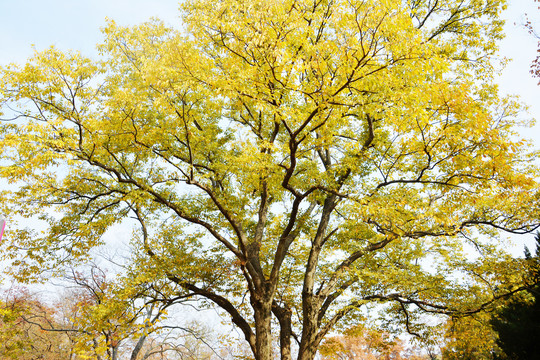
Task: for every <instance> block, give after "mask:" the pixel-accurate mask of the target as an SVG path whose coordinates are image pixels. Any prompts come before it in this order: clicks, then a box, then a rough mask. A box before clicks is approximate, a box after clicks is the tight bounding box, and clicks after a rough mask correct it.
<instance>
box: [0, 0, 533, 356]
mask: <svg viewBox="0 0 540 360" xmlns="http://www.w3.org/2000/svg"><path fill="white" fill-rule="evenodd" d="M503 7H504V1H502V0H459V1H458V0H438V1H433V0H415V1H379V0H377V1H375V0H362V1H354V0H352V1H339V0H336V1H326V0H323V1H315V2H313V1H307V0H295V1H262V0H250V1H236V0H223V1H219V2H215V1H207V0H203V1H187V2H186V3H183V5H182V9H183V12H182V21H183V23H182V29H183V30H175V29H172V28H168V27H166V26H165V25H163V24H162V23H160V22H158V21H154V22H150V23H145V24H142V25H140V26H136V27H133V28H123V27H120V26H117V25H116V24H114V23H113V22H111V23H110V24H109V26H108V27H107V28H106V29H105V37H106V38H105V42H104V43H103V44H102V45H101V46H100V50H101V52H102V55H103V58H102V60H99V61H93V60H91V59H88V58H85V57H83V56H82V55H80V54H77V53H62V52H59V51H58V50H56V49H54V48H51V49H49V50H47V51H44V52H42V53H37V54H36V55H35V56H34V57H33V58H32V59H30V60H29V62H28V63H27V64H26V65H24V66H16V65H11V66H9V67H6V68H4V69H3V70H2V76H1V79H2V80H1V83H0V88H1V89H2V90H1V94H2V95H1V99H0V102H1V103H3V104H4V107H3V109H4V110H3V111H4V118H5V119H11V120H9V121H8V120H6V121H4V122H3V124H2V128H1V130H0V136H1V139H2V142H1V150H0V151H1V154H2V157H3V159H4V160H3V161H4V162H3V163H2V167H1V169H0V175H1V176H2V177H4V178H7V179H9V181H10V182H14V183H17V184H20V188H19V189H18V190H15V191H5V192H4V193H3V194H2V197H3V202H2V204H1V205H0V206H1V209H0V211H1V212H2V213H5V214H9V215H10V224H12V223H13V222H14V221H15V220H17V218H18V217H21V218H29V217H32V216H39V218H40V219H42V220H44V221H46V222H47V224H48V227H47V230H46V231H45V233H44V234H43V235H40V234H37V233H34V232H32V231H31V229H25V228H23V227H22V226H21V227H20V228H19V229H18V230H16V231H15V230H10V231H8V232H7V233H6V238H7V239H6V240H5V241H6V244H4V245H3V248H4V254H5V256H6V257H7V258H9V259H10V261H11V262H12V267H11V269H12V270H11V274H13V275H14V276H18V277H19V278H23V279H25V280H27V281H29V280H32V279H39V277H40V276H42V275H40V274H43V273H49V272H53V273H54V271H55V270H56V269H60V268H62V267H64V266H67V265H69V264H70V263H72V264H73V263H77V262H81V261H84V260H85V259H87V258H88V256H91V251H90V250H91V249H92V248H94V247H96V246H98V245H100V244H102V243H103V241H104V236H103V235H104V234H105V232H106V231H107V230H108V229H109V228H111V227H112V226H114V225H115V224H124V225H125V226H127V225H129V224H133V222H129V220H127V219H134V221H135V222H136V225H133V227H134V233H133V247H134V249H135V252H134V253H133V256H132V257H133V259H132V263H131V265H130V266H132V270H130V271H131V274H133V276H130V277H126V279H127V280H126V281H128V280H129V281H131V282H132V283H134V284H145V283H148V282H153V281H160V282H162V283H170V284H172V285H171V286H170V291H171V293H170V294H167V296H174V295H178V296H191V297H194V298H197V299H201V300H202V301H205V304H206V305H205V306H215V307H217V308H219V309H221V311H222V312H223V313H225V314H227V315H228V316H229V317H230V319H231V323H232V324H234V326H236V327H237V328H238V329H239V330H240V331H241V333H242V334H243V337H244V338H245V340H246V342H247V343H248V344H249V346H250V348H251V350H252V352H253V356H254V358H255V359H257V360H268V359H270V358H271V357H272V356H273V355H272V343H273V340H274V339H278V341H279V349H280V356H281V358H282V359H291V358H292V357H293V355H294V356H295V357H297V358H298V359H301V360H311V359H313V358H314V357H315V355H316V352H317V349H318V347H319V345H320V344H321V342H322V340H323V339H324V337H325V336H326V335H327V334H328V333H329V332H330V331H332V329H334V328H335V327H336V326H338V327H339V326H341V325H342V324H346V323H347V322H348V320H350V319H351V318H352V317H355V316H357V314H358V311H359V309H361V308H364V307H368V306H370V304H375V309H383V310H384V311H383V315H384V314H386V316H387V317H389V318H391V320H393V321H396V322H400V323H401V324H403V326H404V328H405V329H406V330H407V331H408V332H410V333H411V334H415V335H417V336H423V335H426V334H428V333H429V327H426V326H423V325H422V324H423V320H424V319H425V318H423V317H422V316H421V314H422V313H425V312H428V313H433V314H438V313H444V314H457V313H459V314H464V313H473V312H476V311H479V310H480V309H482V308H485V307H486V306H488V305H489V304H492V303H493V302H494V301H495V300H496V299H498V298H500V297H502V296H506V295H507V294H508V293H512V292H515V291H517V290H518V289H519V284H518V282H517V281H514V280H516V279H515V278H514V277H515V274H514V273H513V268H512V266H510V265H511V264H512V262H511V261H510V260H511V258H510V257H509V256H508V255H506V254H505V253H504V252H503V251H502V250H501V249H500V247H499V246H498V244H499V242H498V239H499V236H498V231H502V230H505V231H510V232H514V233H525V232H529V231H533V230H534V229H536V228H537V227H538V225H539V223H538V219H539V216H538V215H539V214H538V212H539V209H538V207H537V206H533V204H535V203H536V201H537V199H538V183H537V176H538V168H537V167H536V166H535V165H534V164H533V159H534V155H533V153H532V152H531V151H530V150H529V146H528V143H527V142H525V141H523V140H521V139H520V138H519V137H518V136H517V134H516V132H515V131H514V128H515V126H517V125H528V124H529V123H528V122H527V121H520V120H518V118H517V114H518V113H519V111H520V110H521V107H520V106H519V104H517V103H516V102H515V101H513V100H512V99H509V98H501V97H499V95H498V94H497V89H496V86H494V85H493V84H492V75H493V69H494V66H495V65H494V63H493V56H494V54H495V51H496V41H497V40H498V39H500V38H501V37H502V33H501V31H502V30H501V29H502V21H501V20H500V19H499V13H500V11H501V9H502V8H503ZM12 221H13V222H12ZM23 225H24V222H23ZM472 251H477V254H476V255H475V256H473V257H470V256H469V255H470V254H471V252H472ZM506 265H509V266H506ZM479 279H481V281H480V280H479ZM507 280H508V281H509V284H510V285H509V287H508V288H507V287H504V288H503V287H498V286H496V285H498V284H499V283H500V282H503V281H505V282H506V281H507ZM173 285H174V286H173ZM178 289H182V290H178Z"/></svg>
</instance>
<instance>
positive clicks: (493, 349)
mask: <svg viewBox="0 0 540 360" xmlns="http://www.w3.org/2000/svg"><path fill="white" fill-rule="evenodd" d="M491 319H492V314H490V313H479V314H475V316H467V317H461V318H453V319H449V320H448V321H447V322H446V324H445V330H446V331H445V338H446V339H445V340H446V341H445V344H444V347H443V348H442V358H443V359H444V360H458V359H460V360H493V359H499V358H500V359H504V357H503V356H504V352H503V351H502V350H501V348H500V347H499V346H498V345H497V341H498V336H497V332H496V331H495V330H494V329H493V328H492V326H491V323H490V321H491Z"/></svg>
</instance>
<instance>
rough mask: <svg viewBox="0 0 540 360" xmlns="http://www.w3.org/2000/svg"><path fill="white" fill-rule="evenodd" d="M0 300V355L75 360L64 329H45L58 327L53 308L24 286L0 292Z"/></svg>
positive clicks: (21, 359) (70, 342) (5, 356)
mask: <svg viewBox="0 0 540 360" xmlns="http://www.w3.org/2000/svg"><path fill="white" fill-rule="evenodd" d="M2 295H3V296H2V299H1V300H0V358H2V359H14V360H15V359H17V360H19V359H20V360H32V359H43V360H54V359H66V360H68V359H69V360H71V359H75V357H74V356H75V354H74V345H73V343H72V341H71V339H70V337H69V336H68V334H67V333H66V332H62V331H47V330H46V329H51V328H56V327H58V326H59V324H58V323H56V322H55V321H54V313H55V311H54V309H53V308H52V307H49V306H47V305H45V304H44V303H43V302H42V301H40V300H39V299H37V298H36V296H33V295H31V294H30V293H29V292H28V291H27V290H25V289H24V288H12V289H10V290H9V291H4V292H3V293H2Z"/></svg>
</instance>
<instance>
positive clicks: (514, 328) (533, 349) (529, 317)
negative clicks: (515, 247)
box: [491, 232, 540, 359]
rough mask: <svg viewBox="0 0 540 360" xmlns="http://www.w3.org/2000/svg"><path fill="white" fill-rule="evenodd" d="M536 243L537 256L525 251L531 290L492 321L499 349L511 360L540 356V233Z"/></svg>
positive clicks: (499, 312) (507, 305)
mask: <svg viewBox="0 0 540 360" xmlns="http://www.w3.org/2000/svg"><path fill="white" fill-rule="evenodd" d="M535 240H536V251H535V254H534V256H531V253H530V251H529V250H528V249H527V248H525V260H526V261H527V267H528V269H527V270H528V273H527V279H526V283H527V284H528V285H529V286H528V289H526V291H525V292H524V294H520V295H521V296H519V297H515V298H512V299H510V300H509V301H508V304H505V305H504V306H503V307H502V309H500V310H499V311H498V313H497V314H496V316H495V317H494V318H493V319H492V320H491V323H492V326H493V328H494V329H495V331H496V332H497V334H498V345H499V346H500V348H501V349H502V350H503V351H504V353H505V354H506V355H507V356H508V358H509V359H534V358H536V357H538V354H540V345H539V344H538V337H539V336H540V301H538V300H539V299H540V233H538V232H537V233H536V237H535Z"/></svg>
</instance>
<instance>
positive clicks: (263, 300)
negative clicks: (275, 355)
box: [251, 296, 272, 360]
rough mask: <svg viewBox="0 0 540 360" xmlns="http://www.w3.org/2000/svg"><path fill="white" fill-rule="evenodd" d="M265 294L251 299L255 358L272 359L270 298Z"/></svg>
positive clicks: (259, 359)
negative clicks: (253, 313) (253, 319)
mask: <svg viewBox="0 0 540 360" xmlns="http://www.w3.org/2000/svg"><path fill="white" fill-rule="evenodd" d="M267 298H268V297H267V296H261V297H256V298H255V299H252V300H251V305H252V306H253V310H254V312H255V348H256V349H255V350H256V352H255V359H256V360H272V327H271V322H272V300H268V299H267Z"/></svg>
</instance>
